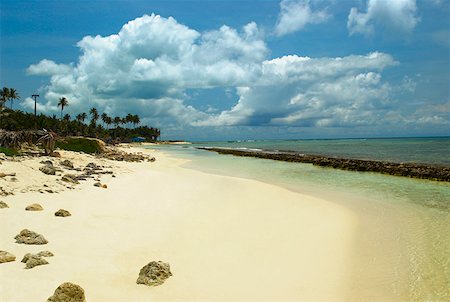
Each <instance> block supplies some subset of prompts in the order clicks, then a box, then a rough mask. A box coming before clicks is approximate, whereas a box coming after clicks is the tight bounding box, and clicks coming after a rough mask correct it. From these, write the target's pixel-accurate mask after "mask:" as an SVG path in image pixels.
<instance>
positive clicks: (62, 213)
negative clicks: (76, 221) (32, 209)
mask: <svg viewBox="0 0 450 302" xmlns="http://www.w3.org/2000/svg"><path fill="white" fill-rule="evenodd" d="M71 215H72V214H70V212H69V211H67V210H64V209H59V210H58V211H56V212H55V216H58V217H67V216H71Z"/></svg>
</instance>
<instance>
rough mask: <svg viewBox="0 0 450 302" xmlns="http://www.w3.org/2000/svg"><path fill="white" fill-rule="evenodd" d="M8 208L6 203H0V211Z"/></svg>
mask: <svg viewBox="0 0 450 302" xmlns="http://www.w3.org/2000/svg"><path fill="white" fill-rule="evenodd" d="M4 208H9V206H8V204H7V203H6V202H3V201H0V209H4Z"/></svg>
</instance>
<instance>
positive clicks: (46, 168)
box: [39, 166, 56, 175]
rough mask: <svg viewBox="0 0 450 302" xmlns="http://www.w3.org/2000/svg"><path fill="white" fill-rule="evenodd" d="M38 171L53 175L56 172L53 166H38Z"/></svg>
mask: <svg viewBox="0 0 450 302" xmlns="http://www.w3.org/2000/svg"><path fill="white" fill-rule="evenodd" d="M39 171H41V172H42V173H44V174H47V175H55V174H56V169H55V168H53V166H43V167H40V168H39Z"/></svg>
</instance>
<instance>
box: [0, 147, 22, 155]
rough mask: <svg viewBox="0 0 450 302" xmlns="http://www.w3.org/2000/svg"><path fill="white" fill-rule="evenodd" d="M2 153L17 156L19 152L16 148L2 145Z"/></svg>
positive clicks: (0, 148)
mask: <svg viewBox="0 0 450 302" xmlns="http://www.w3.org/2000/svg"><path fill="white" fill-rule="evenodd" d="M0 153H5V155H6V156H15V155H18V154H19V153H18V152H17V151H16V150H14V149H10V148H5V147H0Z"/></svg>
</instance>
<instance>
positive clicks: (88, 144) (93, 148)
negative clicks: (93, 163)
mask: <svg viewBox="0 0 450 302" xmlns="http://www.w3.org/2000/svg"><path fill="white" fill-rule="evenodd" d="M103 145H104V143H103V142H102V141H100V140H98V139H92V138H84V137H65V138H62V139H59V140H57V141H56V147H57V148H59V149H62V150H68V151H76V152H84V153H89V154H94V153H95V154H98V153H101V152H102V151H103Z"/></svg>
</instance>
